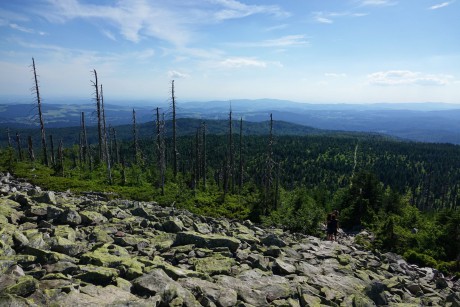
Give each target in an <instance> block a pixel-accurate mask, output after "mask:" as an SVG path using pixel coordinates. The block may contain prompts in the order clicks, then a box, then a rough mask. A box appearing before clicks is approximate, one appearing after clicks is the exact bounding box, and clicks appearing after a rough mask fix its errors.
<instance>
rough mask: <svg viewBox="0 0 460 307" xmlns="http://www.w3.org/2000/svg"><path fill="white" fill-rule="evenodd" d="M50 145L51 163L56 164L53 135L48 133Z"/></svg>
mask: <svg viewBox="0 0 460 307" xmlns="http://www.w3.org/2000/svg"><path fill="white" fill-rule="evenodd" d="M50 145H51V164H52V165H54V164H56V161H55V157H56V156H55V155H54V142H53V135H51V134H50Z"/></svg>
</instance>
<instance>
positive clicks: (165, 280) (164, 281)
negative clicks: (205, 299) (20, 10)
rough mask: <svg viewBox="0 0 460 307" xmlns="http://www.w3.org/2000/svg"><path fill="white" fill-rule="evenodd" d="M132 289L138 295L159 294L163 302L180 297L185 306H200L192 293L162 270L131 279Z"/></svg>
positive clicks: (166, 302)
mask: <svg viewBox="0 0 460 307" xmlns="http://www.w3.org/2000/svg"><path fill="white" fill-rule="evenodd" d="M132 283H133V288H134V291H135V292H136V293H138V294H140V295H152V296H153V295H159V296H160V297H161V301H162V302H163V303H164V304H168V303H170V302H171V301H173V300H174V299H175V298H178V297H179V298H181V299H182V300H183V303H184V304H185V306H189V307H191V306H201V304H200V303H199V302H198V301H197V300H196V299H195V297H194V296H193V294H192V293H191V292H190V291H189V290H186V289H185V288H183V287H182V286H181V285H180V284H179V283H177V282H175V281H174V280H173V279H171V278H170V277H169V276H168V275H167V274H166V273H165V272H164V271H163V270H161V269H155V270H153V271H152V272H150V273H148V274H145V275H143V276H141V277H139V278H137V279H135V280H133V282H132Z"/></svg>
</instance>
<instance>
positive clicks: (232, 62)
mask: <svg viewBox="0 0 460 307" xmlns="http://www.w3.org/2000/svg"><path fill="white" fill-rule="evenodd" d="M219 66H221V67H225V68H242V67H258V68H265V67H267V63H266V62H263V61H259V60H256V59H252V58H239V57H235V58H228V59H225V60H223V61H221V62H219Z"/></svg>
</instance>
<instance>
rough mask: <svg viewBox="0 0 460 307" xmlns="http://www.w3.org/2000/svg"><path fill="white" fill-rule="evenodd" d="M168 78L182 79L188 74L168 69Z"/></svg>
mask: <svg viewBox="0 0 460 307" xmlns="http://www.w3.org/2000/svg"><path fill="white" fill-rule="evenodd" d="M168 77H169V79H184V78H188V77H190V76H189V75H188V74H185V73H182V72H179V71H177V70H170V71H168Z"/></svg>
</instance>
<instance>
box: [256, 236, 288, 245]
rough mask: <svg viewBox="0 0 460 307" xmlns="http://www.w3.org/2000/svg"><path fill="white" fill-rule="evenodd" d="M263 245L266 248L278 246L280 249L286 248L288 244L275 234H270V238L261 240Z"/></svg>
mask: <svg viewBox="0 0 460 307" xmlns="http://www.w3.org/2000/svg"><path fill="white" fill-rule="evenodd" d="M261 242H262V244H264V245H266V246H278V247H285V246H286V245H287V244H286V242H284V241H283V240H281V239H280V238H279V237H278V236H277V235H275V234H269V235H268V236H266V237H264V238H263V239H262V240H261Z"/></svg>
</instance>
